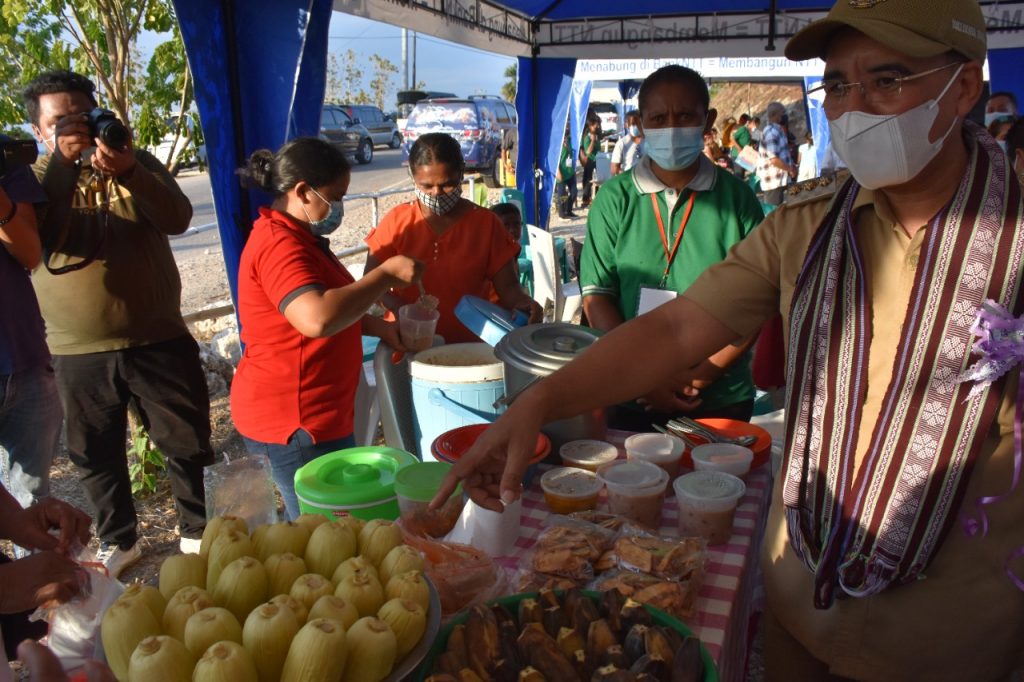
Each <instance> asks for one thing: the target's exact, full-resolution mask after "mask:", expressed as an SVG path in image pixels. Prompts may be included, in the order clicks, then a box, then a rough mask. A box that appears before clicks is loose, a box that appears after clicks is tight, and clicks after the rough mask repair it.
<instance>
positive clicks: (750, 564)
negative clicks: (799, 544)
mask: <svg viewBox="0 0 1024 682" xmlns="http://www.w3.org/2000/svg"><path fill="white" fill-rule="evenodd" d="M609 440H611V441H612V442H615V441H618V444H620V445H621V439H619V438H612V437H610V438H609ZM541 468H542V470H543V469H546V468H547V467H546V466H544V465H541ZM540 473H541V471H538V472H537V475H536V476H535V477H534V479H533V482H532V483H531V485H530V486H529V487H528V488H527V489H526V490H525V491H524V492H523V503H522V517H521V520H520V530H519V538H518V539H517V540H516V543H515V547H516V556H513V557H504V558H502V559H500V560H499V563H501V564H502V565H503V566H504V567H505V568H507V569H512V570H514V569H517V568H519V560H520V557H522V556H525V554H526V551H527V550H528V549H530V548H531V547H532V546H533V544H534V543H535V542H536V541H537V537H538V536H539V535H540V533H541V531H542V530H544V528H545V527H546V526H547V522H548V518H549V517H550V516H551V515H552V514H551V511H550V510H549V509H548V506H547V504H546V503H545V502H544V493H543V492H542V491H541V489H540V484H539V480H540ZM745 482H746V486H747V490H746V493H745V494H744V496H743V498H742V499H741V500H740V504H739V506H738V507H737V509H736V517H735V521H734V522H733V534H732V537H730V538H729V541H728V542H727V543H726V544H723V545H715V546H710V547H708V552H707V564H706V570H705V576H704V582H703V585H702V587H701V589H700V592H699V593H698V597H697V603H696V608H695V614H694V616H693V617H692V618H689V619H686V621H685V622H686V624H687V625H688V626H690V628H691V629H692V630H693V633H694V634H695V635H696V636H697V637H699V638H700V640H701V641H702V642H703V643H704V646H706V647H707V649H708V652H709V653H710V654H711V656H712V658H714V660H715V663H716V664H717V665H718V670H719V675H720V678H721V679H722V680H723V682H725V681H730V680H743V679H744V678H745V675H746V660H747V644H748V625H749V622H750V617H751V615H752V614H753V613H754V611H755V601H756V596H757V593H758V589H759V585H760V582H761V580H760V566H759V563H758V562H759V555H760V550H761V539H762V537H763V535H764V525H765V520H766V518H767V515H768V504H769V500H770V498H771V472H770V470H769V467H768V466H767V465H765V466H761V467H758V468H757V469H754V470H752V471H751V472H750V473H749V474H747V476H746V481H745ZM601 500H602V502H601V503H599V508H601V507H602V506H603V500H604V495H603V494H602V497H601ZM678 518H679V514H678V510H677V508H676V500H675V496H674V495H673V494H672V493H671V488H669V494H668V496H666V498H665V504H664V507H663V511H662V519H661V532H662V533H663V534H664V535H668V536H678V534H679V531H678V527H677V521H678Z"/></svg>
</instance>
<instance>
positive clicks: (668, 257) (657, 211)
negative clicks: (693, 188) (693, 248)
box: [651, 192, 697, 289]
mask: <svg viewBox="0 0 1024 682" xmlns="http://www.w3.org/2000/svg"><path fill="white" fill-rule="evenodd" d="M696 198H697V193H696V192H690V199H689V201H687V202H686V211H685V212H684V213H683V220H682V222H680V223H679V232H678V233H676V242H675V244H673V245H672V250H671V251H669V248H668V235H667V234H665V223H663V222H662V221H661V208H660V207H659V206H658V195H657V193H653V192H652V193H651V205H652V206H653V207H654V217H655V218H656V219H657V220H658V231H659V232H661V246H662V247H663V248H664V249H665V272H664V274H662V276H661V288H662V289H664V288H665V283H666V282H668V271H669V268H671V267H672V261H674V260H675V259H676V252H677V251H679V242H681V241H682V240H683V232H685V231H686V223H688V222H689V221H690V212H691V211H693V200H694V199H696ZM671 219H672V215H671V213H670V214H669V221H670V222H671Z"/></svg>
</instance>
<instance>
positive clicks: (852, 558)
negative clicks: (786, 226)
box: [783, 123, 1024, 608]
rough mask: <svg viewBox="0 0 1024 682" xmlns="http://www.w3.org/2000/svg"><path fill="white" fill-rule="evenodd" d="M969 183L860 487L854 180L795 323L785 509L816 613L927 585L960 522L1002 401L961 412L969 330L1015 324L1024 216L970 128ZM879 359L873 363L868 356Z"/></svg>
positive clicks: (921, 285) (937, 242)
mask: <svg viewBox="0 0 1024 682" xmlns="http://www.w3.org/2000/svg"><path fill="white" fill-rule="evenodd" d="M965 136H966V140H967V142H968V145H969V147H970V150H971V153H970V164H969V167H968V171H967V173H966V176H965V177H964V180H963V182H962V183H961V185H960V187H959V189H958V190H957V192H956V195H955V196H954V198H953V200H952V201H951V202H950V204H949V205H948V206H947V207H946V208H945V209H943V210H942V211H940V212H939V214H938V215H937V216H936V217H935V218H934V219H933V220H932V222H931V224H930V225H929V226H928V228H927V233H926V235H925V239H924V243H923V245H922V247H921V254H920V258H919V261H918V263H919V264H918V267H917V273H916V275H915V279H914V286H913V291H912V293H911V296H910V303H909V305H908V307H907V313H906V317H905V319H904V323H903V327H902V333H901V336H900V340H899V345H898V347H896V348H892V349H885V350H884V352H893V353H895V354H896V360H895V364H894V366H893V374H892V378H891V379H890V382H889V385H888V387H887V388H886V392H885V396H884V399H883V402H882V408H881V412H880V414H879V418H878V422H877V424H876V425H875V427H874V430H873V433H872V435H871V442H870V444H869V446H868V448H867V451H866V456H865V459H864V461H863V462H862V463H861V466H860V467H859V469H858V470H857V472H856V474H855V473H854V456H855V453H856V451H857V440H858V431H859V415H860V413H861V410H862V408H863V405H864V401H865V398H866V395H867V382H868V351H869V347H870V345H871V338H872V313H871V300H870V296H869V293H868V278H867V274H866V272H865V269H864V261H863V254H862V252H861V249H860V247H859V246H858V244H857V240H856V239H855V232H856V226H855V222H854V219H853V215H852V213H853V205H854V200H855V199H856V197H857V193H858V192H859V191H860V187H859V185H857V184H856V182H855V181H854V180H852V179H851V180H850V181H848V182H847V183H846V184H845V185H844V186H843V187H842V189H840V190H839V192H838V193H837V196H836V198H835V199H834V202H833V204H832V207H831V208H830V210H829V212H828V214H827V215H826V217H825V219H824V221H823V222H822V224H821V226H820V227H819V228H818V231H817V233H816V234H815V237H814V239H813V241H812V242H811V246H810V248H809V250H808V254H807V257H806V259H805V261H804V265H803V269H802V271H801V274H800V276H799V278H798V279H797V285H796V291H795V293H794V297H793V304H792V309H791V314H790V342H789V353H788V362H787V379H788V385H789V387H790V390H789V397H788V402H787V406H786V415H787V422H788V424H787V426H788V428H787V444H786V445H787V452H788V453H789V459H788V465H787V469H786V479H785V481H784V485H783V502H784V504H785V510H786V523H787V526H788V531H789V537H790V542H791V545H792V547H793V549H794V550H795V552H796V553H797V555H798V556H799V557H800V558H801V560H802V561H803V562H804V563H805V564H806V565H807V567H808V568H810V569H811V571H812V572H813V573H814V574H815V595H814V600H815V606H816V607H818V608H828V607H829V606H830V605H831V604H832V603H833V601H834V599H835V598H836V596H837V591H838V593H839V594H843V595H848V596H854V597H858V596H867V595H871V594H875V593H878V592H880V591H882V590H883V589H885V588H887V587H888V586H890V585H894V584H903V583H907V582H910V581H912V580H915V579H917V578H921V577H923V575H922V571H923V570H924V569H925V567H926V566H927V565H928V562H929V560H930V559H931V557H932V555H933V554H934V552H935V551H936V548H937V547H938V545H939V544H940V542H941V540H942V538H943V537H944V534H945V532H946V531H947V530H948V529H949V527H950V525H951V524H952V522H953V521H954V517H955V511H956V510H957V509H958V508H959V505H960V501H961V499H962V498H963V495H964V492H965V489H966V486H967V481H968V478H969V476H970V472H971V468H972V466H973V464H974V461H975V459H976V458H977V456H978V452H979V449H980V447H981V445H982V443H983V441H984V439H985V436H986V434H987V432H988V430H989V428H990V426H991V425H992V422H993V420H994V419H995V416H996V412H997V408H998V406H999V399H1000V395H1001V392H1002V390H1001V389H1002V385H1001V384H997V385H996V386H995V387H993V388H991V389H988V390H985V391H981V392H977V395H975V396H974V397H971V398H968V393H969V392H970V388H971V387H970V385H968V384H961V383H958V382H957V379H958V377H959V375H960V374H961V372H962V371H963V370H964V369H965V368H966V367H967V366H968V364H969V363H970V356H971V340H972V336H971V326H972V324H973V323H974V320H975V317H976V315H977V312H978V310H979V309H980V308H981V306H982V303H983V302H984V301H985V300H986V299H992V300H994V301H997V302H1000V303H1002V304H1003V305H1005V306H1006V307H1007V308H1008V309H1009V310H1014V311H1016V313H1017V314H1019V313H1020V310H1019V308H1021V307H1022V304H1024V296H1018V293H1019V290H1020V287H1021V276H1022V267H1021V265H1022V260H1024V207H1022V205H1021V192H1020V187H1019V185H1018V183H1017V180H1016V178H1015V177H1014V175H1013V173H1012V171H1010V170H1008V163H1007V159H1006V156H1005V154H1003V153H1002V151H1001V150H1000V149H999V147H998V146H997V145H996V144H995V141H994V140H993V139H992V138H991V137H990V136H988V135H987V134H985V133H983V132H982V129H981V128H980V127H977V126H975V125H974V124H970V123H968V124H965ZM878 350H879V349H877V348H876V352H877V351H878Z"/></svg>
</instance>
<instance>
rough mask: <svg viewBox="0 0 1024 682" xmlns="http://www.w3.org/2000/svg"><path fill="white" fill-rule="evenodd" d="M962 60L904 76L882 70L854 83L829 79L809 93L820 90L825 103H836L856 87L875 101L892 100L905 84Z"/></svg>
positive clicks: (958, 64)
mask: <svg viewBox="0 0 1024 682" xmlns="http://www.w3.org/2000/svg"><path fill="white" fill-rule="evenodd" d="M961 64H962V62H951V63H949V64H943V65H942V66H937V67H935V68H934V69H928V70H927V71H922V72H921V73H914V74H910V75H909V76H904V75H903V74H901V73H900V72H898V71H882V72H880V73H875V74H872V75H871V76H869V77H867V78H865V79H864V80H862V81H856V82H853V83H844V82H843V81H841V80H837V79H828V80H824V81H822V82H821V84H820V85H818V86H816V87H813V88H811V89H810V90H808V91H807V94H808V95H809V94H811V93H812V92H818V91H819V90H821V91H824V92H825V103H826V104H834V103H838V102H841V101H843V99H844V98H845V97H846V96H847V95H848V94H850V92H851V91H852V90H853V89H854V88H858V89H859V90H860V94H861V97H863V98H864V99H868V100H871V101H874V102H882V101H892V100H894V99H896V98H897V97H899V96H900V92H902V90H903V84H904V83H906V82H908V81H912V80H916V79H918V78H924V77H925V76H930V75H932V74H933V73H938V72H939V71H943V70H945V69H948V68H950V67H953V66H960V65H961Z"/></svg>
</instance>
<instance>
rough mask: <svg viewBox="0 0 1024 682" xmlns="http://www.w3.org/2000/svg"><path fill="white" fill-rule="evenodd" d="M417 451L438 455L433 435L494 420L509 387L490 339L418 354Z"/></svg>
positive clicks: (413, 366)
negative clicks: (433, 448)
mask: <svg viewBox="0 0 1024 682" xmlns="http://www.w3.org/2000/svg"><path fill="white" fill-rule="evenodd" d="M409 374H410V376H411V379H412V411H413V423H414V425H415V434H416V443H417V445H418V447H419V452H418V453H417V454H418V456H419V457H420V459H422V460H424V461H435V460H434V457H433V455H432V454H431V452H430V445H431V443H433V442H434V439H435V438H437V437H438V436H440V435H441V434H442V433H444V432H446V431H451V430H452V429H454V428H457V427H459V426H466V425H467V424H484V423H487V422H492V421H494V419H495V418H496V417H497V416H498V410H497V408H495V407H494V403H495V402H496V401H497V400H498V398H500V397H501V396H502V395H504V393H505V383H504V376H505V375H504V369H503V366H502V364H501V362H499V361H498V359H497V358H496V357H495V355H494V349H493V348H491V347H490V346H489V345H487V344H486V343H453V344H451V345H448V346H437V347H436V348H430V349H428V350H425V351H421V352H419V353H417V354H416V356H415V357H414V358H413V360H412V362H411V363H410V365H409Z"/></svg>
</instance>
